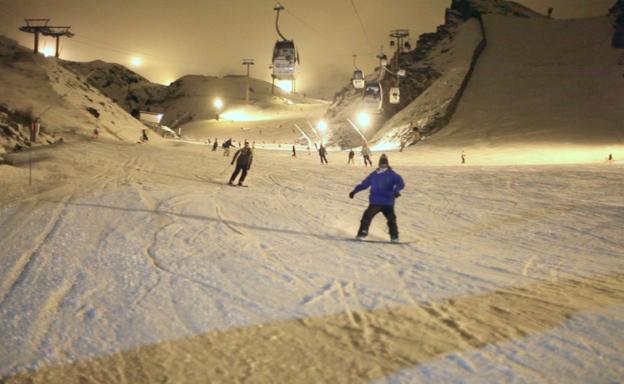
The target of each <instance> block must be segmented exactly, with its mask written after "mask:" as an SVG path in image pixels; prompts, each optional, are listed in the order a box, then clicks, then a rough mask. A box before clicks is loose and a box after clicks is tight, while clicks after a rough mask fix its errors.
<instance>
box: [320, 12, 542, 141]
mask: <svg viewBox="0 0 624 384" xmlns="http://www.w3.org/2000/svg"><path fill="white" fill-rule="evenodd" d="M483 14H497V15H506V16H509V17H516V18H523V19H534V18H537V19H543V18H544V16H543V15H540V14H539V13H537V12H535V11H532V10H531V9H529V8H527V7H524V6H522V5H520V4H518V3H515V2H513V1H505V0H452V1H451V4H450V7H449V8H448V9H447V10H446V14H445V22H444V24H443V25H440V26H438V28H437V30H436V31H435V32H432V33H425V34H422V35H420V36H419V38H418V41H417V44H416V47H415V48H414V49H413V50H410V51H403V52H401V53H399V58H398V60H399V63H400V68H402V69H405V70H406V73H407V76H406V77H405V78H403V79H401V81H400V86H399V88H400V92H401V100H400V102H399V104H396V105H393V104H390V103H389V100H388V90H389V89H390V87H394V86H396V81H397V79H396V77H395V76H394V75H392V74H391V73H388V72H386V73H385V74H384V76H383V77H382V80H381V83H382V85H383V89H384V98H383V114H381V115H379V116H376V117H375V119H374V121H373V124H371V126H370V127H367V128H366V130H365V132H364V134H365V136H367V138H368V139H369V140H371V139H372V140H373V141H379V140H380V139H381V138H382V137H386V139H387V138H388V137H390V138H391V140H390V142H392V143H395V144H396V145H397V146H398V142H399V141H400V140H401V139H405V140H408V141H410V142H411V141H417V140H418V138H419V135H418V134H417V132H416V131H415V130H414V129H411V128H410V129H408V125H410V123H412V124H413V127H414V128H415V129H417V130H418V131H420V132H421V133H425V134H427V133H429V132H431V131H434V130H437V129H439V128H440V127H442V126H444V125H445V124H446V123H447V122H448V115H449V114H451V113H452V111H449V110H448V108H449V103H451V100H453V99H454V98H455V97H456V94H457V93H458V92H461V87H463V83H465V79H466V77H467V76H469V70H470V67H471V61H472V59H473V56H475V55H478V52H477V50H478V49H479V48H480V44H481V43H482V39H483V36H482V34H481V32H480V31H479V25H478V24H477V21H478V17H479V16H480V15H483ZM396 55H397V53H394V57H392V58H391V59H390V60H389V62H390V63H394V62H395V61H396V60H397V58H396ZM388 68H389V69H390V70H391V71H396V68H394V67H393V66H392V65H390V66H389V67H388ZM375 71H376V72H374V73H372V74H370V75H369V77H368V80H373V79H376V78H380V76H378V71H379V68H376V69H375ZM422 97H424V98H425V99H423V98H422ZM419 99H420V100H419ZM361 100H362V92H361V91H357V90H355V89H353V87H352V86H351V85H349V86H347V87H345V88H343V90H342V91H340V92H339V93H338V94H337V95H336V98H335V100H334V103H333V105H332V108H330V110H329V111H328V114H327V118H328V119H329V120H330V122H331V126H332V127H333V128H334V137H333V139H332V140H333V141H335V142H337V143H340V144H342V145H353V144H354V143H355V144H359V141H360V140H361V139H360V138H359V137H358V135H357V134H355V133H354V131H353V130H352V129H351V128H350V126H349V124H347V122H346V119H347V118H351V119H353V117H354V116H355V115H357V113H358V112H359V111H360V110H361V108H362V106H361ZM413 103H418V104H413ZM407 108H410V109H409V110H408V111H407V113H402V112H406V110H407ZM401 113H402V114H401Z"/></svg>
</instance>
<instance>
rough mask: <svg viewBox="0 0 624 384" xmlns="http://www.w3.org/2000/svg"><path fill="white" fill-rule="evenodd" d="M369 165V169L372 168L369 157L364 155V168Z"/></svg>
mask: <svg viewBox="0 0 624 384" xmlns="http://www.w3.org/2000/svg"><path fill="white" fill-rule="evenodd" d="M367 165H370V166H371V167H372V166H373V162H372V161H371V159H370V156H368V155H364V166H367Z"/></svg>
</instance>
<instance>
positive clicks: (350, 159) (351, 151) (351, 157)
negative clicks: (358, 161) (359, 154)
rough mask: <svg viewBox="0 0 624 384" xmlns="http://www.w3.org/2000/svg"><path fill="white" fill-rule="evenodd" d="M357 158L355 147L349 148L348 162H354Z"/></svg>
mask: <svg viewBox="0 0 624 384" xmlns="http://www.w3.org/2000/svg"><path fill="white" fill-rule="evenodd" d="M354 158H355V152H353V148H351V150H349V159H348V160H347V164H353V162H354Z"/></svg>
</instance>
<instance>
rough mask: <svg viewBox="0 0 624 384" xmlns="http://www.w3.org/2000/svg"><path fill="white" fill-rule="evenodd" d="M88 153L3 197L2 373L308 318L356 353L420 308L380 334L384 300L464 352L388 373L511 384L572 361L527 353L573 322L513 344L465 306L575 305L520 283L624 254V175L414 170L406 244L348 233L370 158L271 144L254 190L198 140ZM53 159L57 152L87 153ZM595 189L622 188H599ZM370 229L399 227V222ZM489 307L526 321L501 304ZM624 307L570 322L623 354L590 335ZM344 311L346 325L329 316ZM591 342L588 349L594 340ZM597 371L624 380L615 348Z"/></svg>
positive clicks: (374, 232)
mask: <svg viewBox="0 0 624 384" xmlns="http://www.w3.org/2000/svg"><path fill="white" fill-rule="evenodd" d="M90 148H91V149H90V151H91V153H92V158H90V159H89V160H90V161H94V162H97V163H98V164H105V165H101V166H100V168H98V170H97V171H96V172H94V173H93V175H92V176H90V177H87V176H85V177H82V178H80V177H76V178H75V179H71V180H69V181H68V182H67V183H66V185H65V186H63V187H62V188H58V187H51V188H50V189H49V190H44V191H42V192H40V193H38V194H34V195H33V196H31V197H30V198H29V199H25V200H24V201H23V202H18V203H12V204H11V205H10V206H6V207H5V208H1V209H0V222H1V223H3V227H2V229H1V230H0V234H1V235H2V237H1V239H0V247H1V249H3V250H4V252H3V254H2V257H1V258H0V261H1V262H2V263H3V267H2V272H0V315H1V319H2V320H1V321H0V335H2V336H1V338H2V343H1V344H2V347H1V348H0V376H7V375H12V374H15V373H17V372H20V371H23V370H24V369H29V368H30V369H39V368H41V367H42V366H45V365H47V364H55V365H59V364H61V365H62V364H68V363H72V362H77V361H81V360H84V359H86V358H95V359H98V358H103V357H105V356H108V355H110V354H111V353H114V352H118V351H126V350H129V349H132V348H142V347H143V346H146V345H154V344H155V343H158V342H162V341H170V340H178V339H180V338H182V337H195V336H199V335H202V334H206V333H210V332H229V331H230V330H235V329H239V328H240V327H246V326H256V325H260V324H266V326H268V327H270V326H271V324H272V323H273V322H277V321H289V320H293V319H299V320H298V321H300V324H302V325H304V326H309V327H311V329H314V330H315V331H318V332H320V333H319V335H325V336H323V337H330V338H332V339H335V338H337V337H338V338H339V336H338V335H339V334H342V333H345V334H348V335H350V336H349V341H348V343H347V344H345V345H344V348H346V350H348V351H350V353H352V355H353V356H360V352H359V351H360V350H361V349H362V348H372V350H376V351H379V352H380V353H381V352H382V351H390V350H392V348H394V347H393V346H392V344H388V343H389V341H388V340H389V338H390V339H392V338H393V337H395V335H394V333H395V332H396V330H395V328H394V327H395V324H401V321H403V320H404V318H403V317H401V316H400V315H398V314H395V315H393V316H392V317H391V318H390V319H391V320H387V321H389V322H388V323H384V324H385V325H383V326H381V325H380V324H379V323H378V320H377V318H376V317H375V315H374V314H373V313H372V312H371V311H375V310H379V309H383V308H394V307H397V308H400V307H401V306H404V305H408V306H410V305H411V306H415V307H417V308H419V309H418V310H417V313H419V316H420V319H421V320H420V321H422V322H423V324H429V327H432V328H431V329H436V330H438V331H436V332H441V333H442V334H444V335H447V336H445V338H448V340H450V341H448V342H449V343H454V344H453V345H454V347H453V349H452V351H451V352H449V353H448V354H446V355H442V356H440V357H439V358H437V359H433V360H431V361H429V362H427V363H423V365H418V366H414V367H413V368H409V367H404V369H403V370H398V371H396V375H395V376H392V378H390V379H389V380H390V381H391V382H392V381H393V380H396V381H397V382H405V381H410V379H409V378H410V377H420V379H419V380H422V381H427V379H423V377H427V376H426V375H427V374H431V375H433V376H431V377H432V380H434V381H435V380H437V381H456V380H457V379H458V378H461V377H462V375H483V374H487V373H488V372H489V373H492V374H494V373H495V372H498V371H497V370H499V369H502V367H508V366H509V367H513V368H510V369H512V370H513V373H514V376H513V377H508V379H507V380H508V381H513V380H514V379H513V378H516V379H517V378H521V380H526V381H542V380H548V378H551V377H552V375H553V374H555V373H553V372H559V369H560V368H561V369H563V367H568V365H567V363H564V362H563V361H564V360H561V359H559V356H563V357H562V359H563V358H564V357H565V358H567V357H566V356H567V355H566V354H567V352H566V351H567V350H566V348H567V347H561V348H559V347H558V348H556V349H555V350H554V351H551V352H550V353H554V355H555V357H552V361H553V366H552V368H547V367H545V366H544V365H542V364H541V363H540V362H539V361H537V360H535V359H533V358H531V357H530V355H531V354H530V353H528V352H527V351H523V353H521V354H519V353H517V352H513V351H515V350H516V349H517V348H521V347H520V345H521V344H522V343H528V344H527V345H529V344H530V345H534V346H535V345H536V346H535V348H536V349H537V351H538V352H539V353H546V352H544V351H546V350H547V343H546V340H551V339H552V338H553V337H556V335H559V334H569V332H570V331H569V329H568V328H567V326H566V327H564V328H561V329H559V328H551V329H545V330H543V335H542V336H540V333H539V332H535V333H531V332H529V333H527V330H526V329H525V327H524V326H522V325H515V324H509V325H508V327H507V328H505V329H500V330H498V331H497V330H493V331H492V332H493V333H496V332H499V333H500V334H509V335H513V337H511V338H507V337H506V338H504V340H507V341H505V342H502V343H501V344H500V345H499V344H498V343H491V342H490V340H491V338H490V336H489V335H490V333H485V334H484V333H483V332H482V329H480V328H478V327H477V325H475V324H479V321H482V319H480V318H475V319H471V317H472V314H471V313H470V311H466V310H465V309H464V308H463V307H462V306H461V305H460V304H459V303H461V302H462V300H464V298H466V297H471V296H472V295H479V294H487V293H488V292H492V291H494V290H497V289H502V288H507V287H514V289H515V291H514V292H515V293H513V294H509V297H510V298H515V299H513V300H519V301H523V300H530V301H531V302H533V303H535V304H536V305H540V306H544V307H547V306H557V305H560V306H562V307H564V308H565V306H566V305H567V304H566V303H565V302H562V303H553V302H551V301H549V300H548V299H543V300H541V299H540V293H539V292H533V291H530V290H526V291H523V289H522V288H517V287H522V286H524V285H526V284H532V283H536V282H537V283H541V282H550V283H552V284H556V283H557V282H559V281H565V279H570V278H572V279H588V281H593V282H595V283H596V284H598V285H600V284H602V283H601V281H602V280H601V279H602V278H601V276H603V275H609V274H610V273H613V272H618V271H622V270H623V268H622V267H623V266H624V264H623V262H624V261H623V259H622V249H624V240H623V237H622V236H621V227H622V224H623V222H622V217H624V210H623V209H624V208H623V207H622V205H621V202H619V199H620V198H621V196H622V195H623V192H624V182H623V181H622V178H621V174H622V168H621V167H608V168H601V167H599V166H580V167H575V168H566V167H539V166H535V167H507V168H487V167H475V168H460V167H442V168H441V167H426V166H417V167H416V166H408V165H403V166H402V165H399V166H397V167H396V169H397V170H398V171H399V172H400V173H401V174H402V175H403V177H404V178H405V179H406V183H407V188H406V190H405V192H404V193H403V194H402V197H400V198H399V199H398V200H397V215H398V222H399V228H400V231H401V237H402V238H403V239H406V240H411V241H413V242H412V243H410V244H405V245H402V246H390V245H386V244H374V243H357V242H352V241H349V238H350V237H351V236H352V235H353V233H354V231H355V230H356V229H357V226H358V224H359V219H360V216H361V214H362V212H363V210H364V208H365V206H366V194H365V193H361V194H359V195H358V196H357V197H356V198H355V199H354V200H350V199H349V198H348V197H347V193H348V192H349V191H350V190H351V188H352V187H353V185H355V184H356V183H358V182H359V181H361V179H363V178H364V177H365V176H366V175H367V174H368V173H369V172H370V168H363V167H347V166H345V165H343V164H340V165H336V164H330V165H329V166H320V165H319V164H317V163H316V158H315V157H313V156H310V157H305V156H302V157H301V158H297V159H291V158H290V157H289V156H288V153H286V152H285V153H281V152H266V151H257V152H256V159H255V160H254V167H253V168H252V170H251V171H250V173H249V175H248V179H247V182H248V183H249V185H250V187H249V188H230V187H228V186H226V185H225V182H226V181H227V177H228V176H229V174H228V172H229V171H231V170H232V168H227V170H228V172H225V173H223V174H219V172H221V170H222V169H223V163H224V162H225V161H229V159H224V158H223V157H222V156H221V154H220V153H219V152H207V151H206V150H205V148H202V147H201V146H192V145H189V146H182V147H176V148H175V149H170V148H167V147H162V148H157V147H149V146H125V147H115V146H112V145H109V144H105V143H101V144H98V145H97V146H93V145H91V147H90ZM57 151H58V156H59V160H58V161H66V160H67V158H70V159H72V158H73V157H74V156H80V155H79V154H78V153H79V152H75V153H74V152H71V151H69V150H68V151H66V152H63V150H62V149H58V150H57ZM172 151H175V158H174V157H173V156H163V154H164V153H166V154H169V153H173V152H172ZM342 155H343V154H342V153H334V152H332V153H330V156H331V157H330V160H332V158H333V159H335V158H337V157H338V156H342ZM390 156H391V159H392V158H393V157H400V156H409V153H406V154H401V155H399V154H391V155H390ZM174 159H175V160H174ZM597 190H598V191H609V193H601V194H600V195H599V196H596V197H595V198H594V197H593V196H594V195H593V194H594V191H597ZM564 191H565V192H566V193H563V192H564ZM5 215H6V216H5ZM44 219H45V220H44ZM370 236H371V238H373V239H385V238H386V236H387V233H386V228H385V221H384V219H383V216H381V215H379V216H378V217H376V219H375V221H374V222H373V225H372V226H371V235H370ZM621 288H622V287H621V286H619V287H613V289H614V290H615V291H614V292H616V293H614V294H616V295H617V292H619V291H618V290H619V289H621ZM605 295H607V296H608V295H611V293H609V292H608V291H605ZM513 300H512V301H511V302H513ZM614 300H615V299H614ZM616 302H617V300H616ZM620 303H621V302H620ZM488 310H490V311H492V313H494V314H498V315H500V316H501V317H508V316H512V317H513V316H514V309H513V308H508V307H506V306H505V305H501V304H500V303H498V304H496V303H493V304H492V305H491V306H490V307H489V309H488ZM617 313H618V312H617V311H611V310H610V309H609V308H607V307H605V308H598V309H596V311H594V312H591V313H588V314H585V313H579V314H578V316H577V317H574V319H577V318H579V319H585V320H583V321H585V322H586V324H587V326H586V327H585V328H583V327H581V328H578V329H577V330H576V331H575V332H576V333H573V334H572V335H571V336H568V340H567V341H566V343H568V342H569V343H572V342H574V343H576V344H575V345H577V346H575V347H573V349H574V348H581V349H582V350H583V351H591V353H592V354H593V355H596V354H600V356H611V357H610V358H611V359H613V358H614V357H613V356H616V355H614V352H613V351H614V349H613V347H611V346H610V344H609V338H608V337H607V336H606V335H605V334H603V333H598V334H596V336H592V334H591V333H585V331H584V330H585V329H589V328H591V327H594V326H595V325H596V324H599V323H600V324H603V323H605V322H606V323H607V324H617V323H618V322H622V321H624V319H623V318H622V316H621V314H620V315H618V314H617ZM342 315H344V316H345V321H346V323H344V324H343V325H342V326H336V327H332V326H329V325H327V326H319V325H318V323H317V320H316V319H319V318H323V316H342ZM467 319H469V320H467ZM570 321H573V320H570ZM574 321H577V320H574ZM578 321H580V320H578ZM575 324H576V323H575ZM337 332H338V333H337ZM449 335H450V336H449ZM577 336H578V337H577ZM569 337H572V340H569ZM399 339H400V340H401V337H400V336H399ZM536 340H537V341H536ZM540 340H541V342H540ZM531 343H534V344H531ZM535 343H536V344H535ZM278 344H279V343H278ZM167 348H173V347H167ZM475 348H476V349H475ZM496 350H498V352H492V351H496ZM574 350H576V349H574ZM171 353H176V352H174V349H172V350H171ZM384 353H385V352H384ZM570 353H576V352H570ZM578 353H579V359H581V358H582V359H587V356H586V355H585V354H586V353H589V352H582V353H581V352H578ZM581 356H582V357H581ZM193 358H195V357H191V359H193ZM365 360H366V359H365ZM146 362H147V360H146V361H145V363H146ZM119 364H121V362H120V363H119ZM310 364H312V366H313V364H314V361H310ZM587 364H588V365H591V367H593V368H592V369H593V371H596V370H604V371H605V372H611V374H612V375H616V374H617V373H618V372H619V373H622V372H621V369H619V368H617V367H618V365H617V364H615V363H613V362H612V360H608V361H607V360H604V359H600V358H597V357H596V358H593V359H592V358H590V360H589V361H588V362H586V365H587ZM443 366H447V367H457V369H458V370H459V371H455V370H454V369H455V368H452V369H451V368H449V369H451V370H450V371H449V372H454V373H453V375H455V376H448V377H447V376H444V375H443V374H442V373H440V372H442V371H437V369H438V368H437V367H443ZM140 369H142V368H140ZM318 369H321V370H322V368H320V367H319V368H318ZM426 369H431V371H425V370H426ZM440 369H441V368H440ZM549 369H551V370H550V371H549ZM248 370H249V372H253V370H254V368H250V367H248ZM373 371H374V370H373ZM249 372H248V373H249ZM319 372H320V371H319ZM427 372H428V373H427ZM432 372H435V373H432ZM461 372H463V373H461ZM249 374H251V373H249ZM144 375H145V377H148V376H149V375H151V373H149V372H148V371H146V372H145V373H144ZM423 375H424V376H423ZM122 376H123V375H122ZM243 376H244V375H243ZM378 376H379V375H378V374H377V373H375V374H373V373H371V374H370V376H367V377H378ZM313 377H314V376H313ZM313 377H312V378H313ZM319 377H321V376H319ZM473 377H478V376H473ZM609 377H612V376H609ZM545 378H546V379H545ZM124 380H127V381H131V380H129V379H128V378H125V379H124ZM318 380H321V381H323V379H320V378H319V379H318ZM113 381H115V380H113ZM121 381H122V380H121V379H120V382H121ZM147 381H150V380H147ZM151 381H155V378H152V380H151ZM310 381H314V380H313V379H311V380H310ZM338 381H340V380H338ZM503 381H504V380H503Z"/></svg>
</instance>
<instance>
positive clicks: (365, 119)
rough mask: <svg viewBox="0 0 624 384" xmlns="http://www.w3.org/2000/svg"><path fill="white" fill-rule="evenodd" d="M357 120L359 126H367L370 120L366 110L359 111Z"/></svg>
mask: <svg viewBox="0 0 624 384" xmlns="http://www.w3.org/2000/svg"><path fill="white" fill-rule="evenodd" d="M357 121H358V123H359V124H360V125H361V126H363V127H367V126H368V125H369V124H370V122H371V117H370V115H369V114H368V113H366V112H360V114H359V115H358V117H357Z"/></svg>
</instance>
